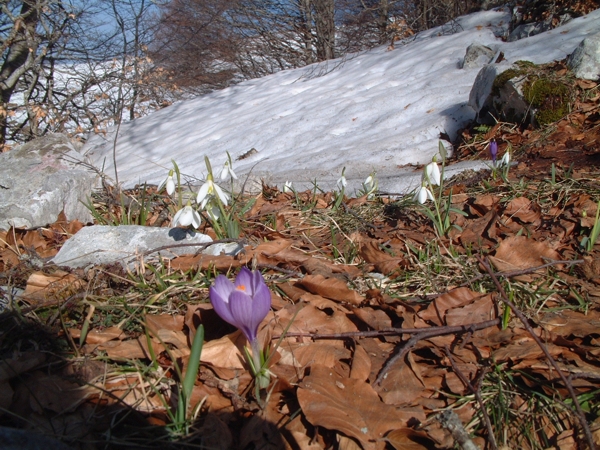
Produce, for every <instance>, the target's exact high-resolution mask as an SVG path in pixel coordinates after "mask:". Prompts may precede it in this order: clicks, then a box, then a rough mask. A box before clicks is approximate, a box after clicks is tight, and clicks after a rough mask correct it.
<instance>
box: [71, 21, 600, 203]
mask: <svg viewBox="0 0 600 450" xmlns="http://www.w3.org/2000/svg"><path fill="white" fill-rule="evenodd" d="M509 20H510V13H509V11H508V10H507V9H494V10H490V11H482V12H478V13H473V14H470V15H468V16H463V17H460V18H458V19H457V20H456V21H455V22H453V23H452V24H448V25H445V26H442V27H437V28H433V29H431V30H427V31H425V32H422V33H419V34H418V35H417V36H416V37H414V38H413V39H410V40H409V41H405V42H404V43H403V44H400V43H397V44H396V48H395V49H394V50H391V51H388V50H387V46H382V47H378V48H375V49H373V50H370V51H367V52H362V53H357V54H352V55H348V56H346V57H343V58H340V59H336V60H330V61H327V62H323V63H320V64H314V65H311V66H307V67H304V68H300V69H293V70H286V71H282V72H278V73H276V74H273V75H269V76H266V77H263V78H259V79H254V80H249V81H246V82H243V83H240V84H238V85H235V86H232V87H229V88H227V89H223V90H220V91H215V92H212V93H210V94H207V95H204V96H201V97H198V98H195V99H192V100H186V101H181V102H178V103H176V104H174V105H171V106H169V107H167V108H164V109H162V110H160V111H157V112H155V113H152V114H151V115H149V116H146V117H143V118H139V119H136V120H134V121H131V122H127V123H123V124H122V125H121V127H120V129H119V134H118V137H117V139H116V140H115V130H112V131H110V132H108V133H107V134H106V135H103V134H99V135H96V136H93V137H92V138H91V139H89V140H88V142H87V143H86V145H85V147H84V149H83V152H84V153H85V155H86V160H87V161H88V162H89V163H91V164H93V165H94V166H95V167H97V168H102V167H103V168H104V169H103V170H104V172H105V174H106V175H107V176H108V177H109V179H112V180H113V181H114V180H115V178H116V177H115V165H114V163H113V159H116V167H117V171H118V180H119V183H120V184H121V185H122V187H123V188H131V187H133V186H134V185H136V184H138V183H139V184H141V183H144V182H146V183H149V184H159V183H160V182H161V181H162V180H163V179H164V178H165V177H166V176H167V174H168V171H169V169H171V168H172V163H171V160H175V161H176V162H177V164H178V165H179V168H180V170H181V172H182V173H183V174H184V175H186V177H187V179H189V180H191V182H192V183H193V184H198V185H199V184H201V180H204V178H205V177H206V174H207V171H206V167H205V163H204V157H205V156H207V157H208V158H209V159H210V161H211V164H212V167H213V169H214V172H215V179H217V177H218V174H219V173H220V169H221V167H222V166H223V164H224V162H225V160H226V158H227V156H226V152H229V154H230V155H231V157H232V160H233V168H234V170H235V172H236V174H237V175H238V178H239V181H238V183H240V184H241V183H244V182H245V181H246V179H248V182H247V184H246V190H248V189H249V188H250V189H251V190H252V188H253V187H254V188H256V186H258V187H260V180H261V179H263V180H264V181H265V182H266V183H267V184H268V185H270V186H274V185H277V186H279V187H280V188H282V187H283V184H284V183H285V182H286V181H290V182H292V183H293V185H294V187H295V188H296V189H298V190H302V189H305V188H310V187H312V185H313V183H314V182H316V183H317V184H318V186H319V187H320V188H322V189H324V190H331V189H334V188H335V185H336V181H337V180H338V179H339V177H340V175H341V172H342V170H343V168H344V167H345V168H346V171H345V175H346V178H347V179H348V188H347V192H348V193H352V192H353V191H354V192H355V191H357V190H358V189H359V188H360V186H361V183H362V181H363V180H364V179H365V178H366V177H367V176H368V175H369V174H370V173H372V172H375V173H376V177H377V180H378V183H379V189H380V190H381V191H383V192H386V193H393V194H405V193H408V192H410V191H412V190H414V189H415V188H417V187H418V185H419V183H420V180H421V173H420V172H419V171H417V170H416V169H415V168H414V165H417V164H426V163H428V162H430V161H431V159H432V157H433V156H434V155H435V154H436V153H437V152H438V145H439V141H440V133H447V134H448V135H449V136H450V138H451V139H454V138H455V137H456V135H457V133H458V132H459V130H460V129H461V128H462V127H464V126H465V125H467V124H468V123H469V122H470V121H472V120H473V119H474V117H475V111H474V110H473V109H472V108H471V106H469V105H468V100H469V93H470V91H471V87H472V85H473V82H474V80H475V77H476V76H477V73H478V72H479V70H480V69H479V68H473V69H461V68H460V67H461V62H462V60H463V58H464V55H465V51H466V49H467V47H468V46H469V45H471V44H473V43H478V44H484V45H487V46H489V47H491V48H492V49H493V50H501V51H502V52H503V53H504V57H505V59H506V61H504V62H502V63H501V64H503V65H506V67H509V66H510V63H513V62H515V61H518V60H529V61H532V62H534V63H536V64H540V63H546V62H551V61H553V60H560V59H563V58H565V57H567V56H568V55H569V54H570V53H572V52H573V50H574V49H575V48H576V47H577V45H578V44H579V43H580V42H581V41H582V39H583V38H585V37H586V36H587V35H590V34H593V33H595V32H597V31H598V30H600V10H596V11H594V12H592V13H590V14H588V15H587V16H584V17H581V18H578V19H574V20H572V21H570V22H568V23H567V24H565V25H563V26H562V27H559V28H556V29H554V30H551V31H548V32H545V33H542V34H539V35H536V36H533V37H529V38H525V39H521V40H519V41H516V42H503V41H502V39H501V36H503V35H506V33H507V29H508V22H509ZM115 142H116V146H115ZM445 146H446V147H447V148H448V149H449V150H450V151H451V146H450V144H449V143H447V142H445ZM252 149H254V151H251V150H252ZM249 153H250V154H249ZM486 163H487V162H486V161H466V162H461V163H459V164H457V165H455V166H450V167H449V168H448V170H447V172H446V173H447V174H448V175H452V174H453V173H454V172H455V171H456V170H463V169H465V168H481V167H485V165H486ZM238 188H239V185H238Z"/></svg>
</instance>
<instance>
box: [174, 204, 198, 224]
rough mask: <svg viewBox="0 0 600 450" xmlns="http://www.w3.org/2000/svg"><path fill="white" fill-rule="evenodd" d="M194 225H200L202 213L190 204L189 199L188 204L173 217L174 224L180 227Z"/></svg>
mask: <svg viewBox="0 0 600 450" xmlns="http://www.w3.org/2000/svg"><path fill="white" fill-rule="evenodd" d="M189 225H192V226H193V227H194V228H199V227H200V214H198V212H197V211H196V210H194V208H192V205H191V204H190V202H189V200H188V203H187V205H186V206H185V207H184V208H182V209H180V210H179V211H177V213H176V214H175V217H173V226H174V227H178V226H182V227H187V226H189Z"/></svg>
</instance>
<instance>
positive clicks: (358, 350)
mask: <svg viewBox="0 0 600 450" xmlns="http://www.w3.org/2000/svg"><path fill="white" fill-rule="evenodd" d="M371 366H372V364H371V358H370V357H369V354H368V353H367V351H366V350H365V349H364V348H363V347H362V345H360V344H355V345H354V354H353V355H352V365H351V368H350V378H354V379H355V380H362V381H366V380H367V379H368V378H369V375H370V374H371Z"/></svg>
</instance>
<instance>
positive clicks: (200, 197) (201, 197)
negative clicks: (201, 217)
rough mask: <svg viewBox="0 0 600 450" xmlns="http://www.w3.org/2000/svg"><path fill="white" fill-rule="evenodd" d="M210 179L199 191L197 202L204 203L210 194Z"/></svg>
mask: <svg viewBox="0 0 600 450" xmlns="http://www.w3.org/2000/svg"><path fill="white" fill-rule="evenodd" d="M210 184H211V183H210V181H207V182H206V183H204V184H203V185H202V187H201V188H200V190H199V191H198V197H196V203H202V201H203V200H204V199H205V198H206V196H207V195H208V190H209V189H210Z"/></svg>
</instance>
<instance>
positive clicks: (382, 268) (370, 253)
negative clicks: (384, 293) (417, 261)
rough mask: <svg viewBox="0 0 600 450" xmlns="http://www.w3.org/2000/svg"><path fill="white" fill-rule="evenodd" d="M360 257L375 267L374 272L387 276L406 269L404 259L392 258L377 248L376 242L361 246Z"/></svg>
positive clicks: (406, 264)
mask: <svg viewBox="0 0 600 450" xmlns="http://www.w3.org/2000/svg"><path fill="white" fill-rule="evenodd" d="M360 256H361V257H362V258H363V259H364V260H365V261H366V262H368V263H370V264H374V265H375V270H377V271H378V272H380V273H382V274H384V275H389V274H391V273H393V272H395V271H397V270H399V269H403V268H406V267H407V266H408V263H407V261H406V259H405V258H404V257H397V256H392V255H390V254H388V253H386V252H384V251H383V250H381V249H380V248H379V244H378V243H377V241H369V242H365V243H363V244H361V246H360Z"/></svg>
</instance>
